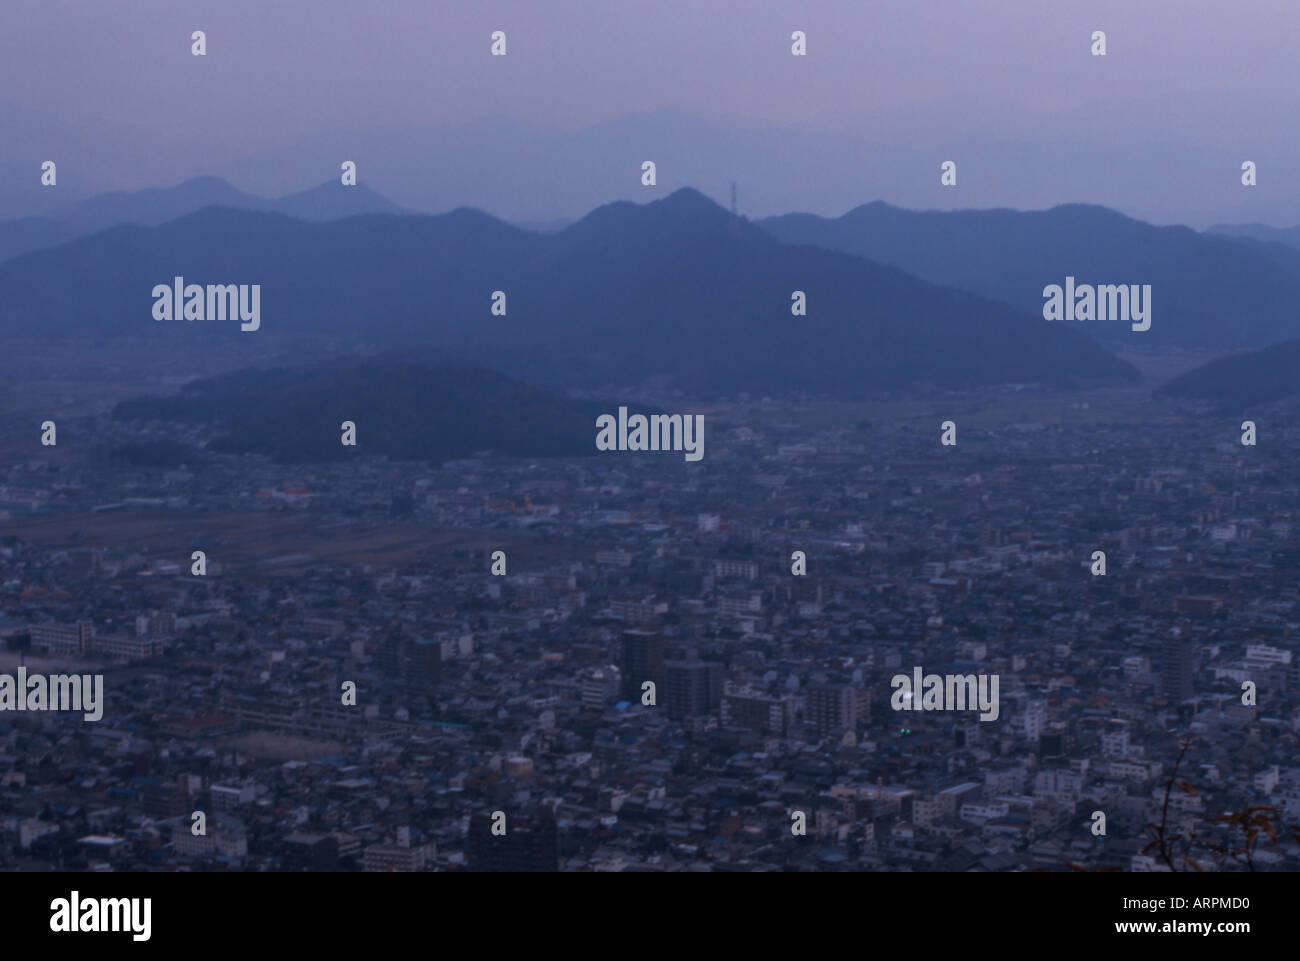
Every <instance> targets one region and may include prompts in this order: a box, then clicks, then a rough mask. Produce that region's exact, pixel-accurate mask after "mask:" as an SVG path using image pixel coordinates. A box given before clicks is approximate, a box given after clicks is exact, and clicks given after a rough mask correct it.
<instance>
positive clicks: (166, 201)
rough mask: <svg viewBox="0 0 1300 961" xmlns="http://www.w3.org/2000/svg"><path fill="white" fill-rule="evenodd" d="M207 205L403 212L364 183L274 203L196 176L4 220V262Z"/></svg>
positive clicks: (329, 216) (334, 214) (0, 227)
mask: <svg viewBox="0 0 1300 961" xmlns="http://www.w3.org/2000/svg"><path fill="white" fill-rule="evenodd" d="M205 207H233V208H235V209H237V210H259V211H268V212H271V211H275V212H279V213H284V214H288V215H289V216H291V217H297V218H299V219H301V220H310V221H325V220H339V219H341V218H343V217H354V216H356V215H358V214H367V213H389V214H397V213H402V212H403V211H402V209H401V208H400V207H398V206H397V205H395V204H393V203H391V202H390V201H389V200H388V199H387V198H385V197H382V196H380V195H379V194H377V193H375V192H374V191H373V190H371V189H369V188H368V187H366V186H365V185H364V184H356V185H355V186H352V187H344V186H343V185H342V184H341V183H340V182H339V181H338V180H334V181H331V182H329V183H325V184H322V185H321V186H319V187H313V188H311V189H310V190H303V191H300V192H299V193H295V194H289V195H288V196H286V197H280V198H278V199H271V198H267V197H258V196H255V195H253V194H249V193H245V192H244V191H242V190H238V189H236V188H235V187H232V186H231V185H230V184H229V183H227V182H226V181H224V180H222V179H221V178H220V177H194V178H193V179H191V180H186V181H185V182H183V183H180V184H177V185H176V186H174V187H166V188H161V189H149V190H137V191H130V192H127V191H115V192H112V193H106V194H99V195H97V196H94V197H91V198H89V199H87V200H84V201H82V202H81V203H77V204H73V205H71V206H69V207H65V208H62V209H60V210H56V211H54V212H53V213H51V214H49V215H48V216H46V217H25V218H23V219H21V220H6V221H0V261H4V260H8V259H9V258H10V257H15V256H17V255H18V254H22V253H27V252H28V251H33V250H43V249H45V248H47V247H53V246H55V245H57V244H60V243H63V242H65V241H67V240H71V239H72V238H74V237H84V236H87V235H89V234H94V233H98V232H99V231H102V230H107V229H108V228H110V227H116V226H121V225H124V224H134V225H138V226H143V227H156V226H158V225H159V224H164V223H167V222H168V221H169V220H175V219H176V218H178V217H184V216H186V215H187V214H192V213H194V212H195V211H198V210H202V209H204V208H205Z"/></svg>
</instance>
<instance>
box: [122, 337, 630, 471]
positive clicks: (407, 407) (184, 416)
mask: <svg viewBox="0 0 1300 961" xmlns="http://www.w3.org/2000/svg"><path fill="white" fill-rule="evenodd" d="M611 409H616V408H610V407H609V405H604V406H601V405H599V404H596V403H593V402H589V401H574V400H570V399H568V398H565V397H562V396H559V395H557V394H553V393H550V392H547V391H541V390H537V389H535V388H532V387H527V386H525V385H523V384H520V383H518V382H516V381H513V380H511V379H509V378H507V377H503V376H502V375H500V374H496V373H492V372H490V371H485V370H479V369H474V368H468V367H463V366H458V365H451V364H447V363H445V362H436V361H433V362H429V361H423V360H418V359H417V360H408V359H404V358H401V357H393V356H384V357H376V358H370V359H365V360H354V359H349V360H339V361H331V362H328V363H323V364H315V365H311V366H308V367H297V368H260V369H255V370H243V371H237V372H235V373H230V374H223V375H220V376H217V377H212V378H206V379H203V380H197V381H192V382H190V383H189V384H187V385H185V387H184V388H183V389H182V390H181V392H180V393H179V394H176V395H174V396H170V397H142V398H135V399H132V400H129V401H125V402H123V403H120V404H118V405H117V407H115V408H114V411H113V416H114V417H115V418H117V419H119V420H126V421H131V420H147V421H156V420H160V421H172V422H181V423H197V424H209V425H212V426H214V427H216V428H217V429H218V430H219V432H220V433H219V436H218V438H217V440H215V441H214V442H213V443H212V444H211V445H210V447H211V449H212V450H214V451H216V452H220V453H239V454H243V453H256V454H266V455H268V456H271V457H272V458H273V459H275V460H276V461H278V462H282V463H306V462H323V461H333V460H342V459H345V458H348V457H355V456H358V455H362V456H365V455H368V454H382V455H385V456H387V457H390V458H393V459H396V460H417V461H434V462H442V461H446V460H452V459H456V458H460V457H468V456H470V455H473V454H475V453H478V452H481V451H491V452H493V453H496V454H501V455H506V456H511V457H564V456H589V455H594V454H595V453H596V446H595V437H596V427H595V423H596V417H597V416H598V415H599V414H600V413H606V412H608V411H609V410H611ZM344 421H352V422H353V423H354V424H355V427H356V441H357V443H356V446H355V447H345V446H343V444H342V443H341V442H340V439H341V436H342V430H341V427H340V425H341V424H342V423H343V422H344Z"/></svg>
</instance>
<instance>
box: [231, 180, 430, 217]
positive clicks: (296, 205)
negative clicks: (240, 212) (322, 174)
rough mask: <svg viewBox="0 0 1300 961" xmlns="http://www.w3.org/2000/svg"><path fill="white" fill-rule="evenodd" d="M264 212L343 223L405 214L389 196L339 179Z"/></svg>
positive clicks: (271, 204) (269, 205)
mask: <svg viewBox="0 0 1300 961" xmlns="http://www.w3.org/2000/svg"><path fill="white" fill-rule="evenodd" d="M227 206H236V207H238V206H244V205H242V204H227ZM249 209H256V208H249ZM262 209H266V210H274V211H278V212H279V213H282V214H288V215H289V216H290V217H298V218H299V219H301V220H313V221H321V220H341V219H342V218H344V217H355V216H357V215H358V214H400V213H405V211H404V210H403V209H402V208H401V207H399V206H397V204H395V203H393V202H391V201H390V200H389V199H388V198H387V197H383V196H381V195H379V194H377V193H375V192H374V191H373V190H371V189H370V188H369V187H367V186H366V185H365V184H362V183H357V184H354V185H352V186H351V187H345V186H343V184H341V183H340V182H339V181H338V180H332V181H330V182H328V183H324V184H321V185H320V186H319V187H312V188H311V189H310V190H302V191H299V192H298V193H296V194H289V195H288V196H287V197H281V198H280V199H279V200H272V201H268V202H267V205H266V207H264V208H262Z"/></svg>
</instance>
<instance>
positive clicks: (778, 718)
mask: <svg viewBox="0 0 1300 961" xmlns="http://www.w3.org/2000/svg"><path fill="white" fill-rule="evenodd" d="M796 703H797V700H796V698H794V697H792V696H786V697H771V696H770V695H767V694H764V693H762V692H761V691H756V690H753V689H752V688H747V687H734V686H729V687H728V688H727V689H726V690H725V691H724V693H723V695H722V723H723V724H725V725H730V726H732V727H743V728H748V729H750V730H752V731H762V732H763V733H766V734H782V735H783V734H785V733H786V732H787V731H788V729H789V727H790V722H791V721H792V720H793V718H794V707H795V704H796Z"/></svg>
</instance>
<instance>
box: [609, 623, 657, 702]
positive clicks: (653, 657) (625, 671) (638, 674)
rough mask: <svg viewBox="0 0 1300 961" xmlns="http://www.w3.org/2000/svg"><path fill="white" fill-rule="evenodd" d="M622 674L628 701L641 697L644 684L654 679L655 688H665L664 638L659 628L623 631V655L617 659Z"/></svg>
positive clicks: (623, 686)
mask: <svg viewBox="0 0 1300 961" xmlns="http://www.w3.org/2000/svg"><path fill="white" fill-rule="evenodd" d="M618 668H619V671H620V672H621V673H622V682H621V683H622V695H623V697H624V698H625V699H626V700H629V701H636V700H640V698H641V685H642V684H644V683H645V682H646V681H654V685H655V691H656V692H658V693H662V692H663V687H664V639H663V636H662V635H661V634H660V633H659V632H658V631H647V630H641V629H633V630H629V631H624V632H623V650H622V656H621V657H620V658H619V662H618Z"/></svg>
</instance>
